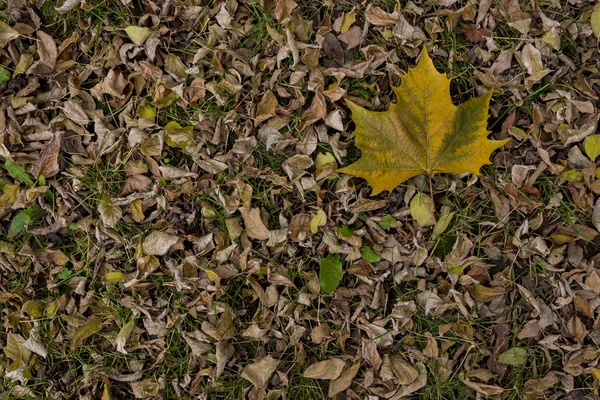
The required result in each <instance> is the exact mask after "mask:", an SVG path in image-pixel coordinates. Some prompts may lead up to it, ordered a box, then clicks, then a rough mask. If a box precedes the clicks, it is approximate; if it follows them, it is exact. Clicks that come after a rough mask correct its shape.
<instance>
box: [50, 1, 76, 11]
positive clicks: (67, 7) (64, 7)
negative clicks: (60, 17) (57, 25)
mask: <svg viewBox="0 0 600 400" xmlns="http://www.w3.org/2000/svg"><path fill="white" fill-rule="evenodd" d="M79 4H81V0H65V1H64V2H63V3H62V4H61V6H60V7H55V8H54V9H55V10H56V11H57V12H59V13H60V14H64V13H66V12H69V11H71V10H73V9H74V8H75V7H77V6H78V5H79Z"/></svg>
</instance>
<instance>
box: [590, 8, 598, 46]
mask: <svg viewBox="0 0 600 400" xmlns="http://www.w3.org/2000/svg"><path fill="white" fill-rule="evenodd" d="M590 24H591V25H592V31H593V32H594V35H596V37H597V38H598V39H600V3H596V5H595V6H594V10H593V11H592V15H591V16H590Z"/></svg>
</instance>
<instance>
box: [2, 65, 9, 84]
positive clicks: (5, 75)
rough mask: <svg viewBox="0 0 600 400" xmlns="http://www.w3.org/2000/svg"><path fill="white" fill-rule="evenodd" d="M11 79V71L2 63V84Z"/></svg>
mask: <svg viewBox="0 0 600 400" xmlns="http://www.w3.org/2000/svg"><path fill="white" fill-rule="evenodd" d="M9 80H10V71H9V70H7V69H6V68H4V67H3V66H1V65H0V85H2V84H3V83H4V82H8V81H9Z"/></svg>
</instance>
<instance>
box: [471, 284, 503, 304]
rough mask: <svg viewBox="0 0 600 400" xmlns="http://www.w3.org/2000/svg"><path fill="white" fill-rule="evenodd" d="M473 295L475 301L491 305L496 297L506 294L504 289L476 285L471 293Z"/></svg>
mask: <svg viewBox="0 0 600 400" xmlns="http://www.w3.org/2000/svg"><path fill="white" fill-rule="evenodd" d="M471 294H472V295H473V297H474V298H475V299H477V300H479V301H483V302H484V303H489V302H490V301H492V300H494V299H495V298H496V297H498V296H502V295H503V294H504V289H502V288H498V287H487V286H483V285H479V284H476V285H475V286H474V287H473V291H472V292H471Z"/></svg>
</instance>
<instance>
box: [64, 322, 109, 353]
mask: <svg viewBox="0 0 600 400" xmlns="http://www.w3.org/2000/svg"><path fill="white" fill-rule="evenodd" d="M101 330H102V320H101V319H100V318H92V319H90V320H89V321H87V322H86V323H85V324H83V325H82V326H81V327H79V329H77V331H76V332H75V335H73V339H71V346H70V348H71V351H73V350H74V349H75V348H77V346H79V345H80V344H81V343H82V342H83V341H84V340H85V339H87V338H89V337H90V336H93V335H95V334H96V333H98V332H100V331H101Z"/></svg>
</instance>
